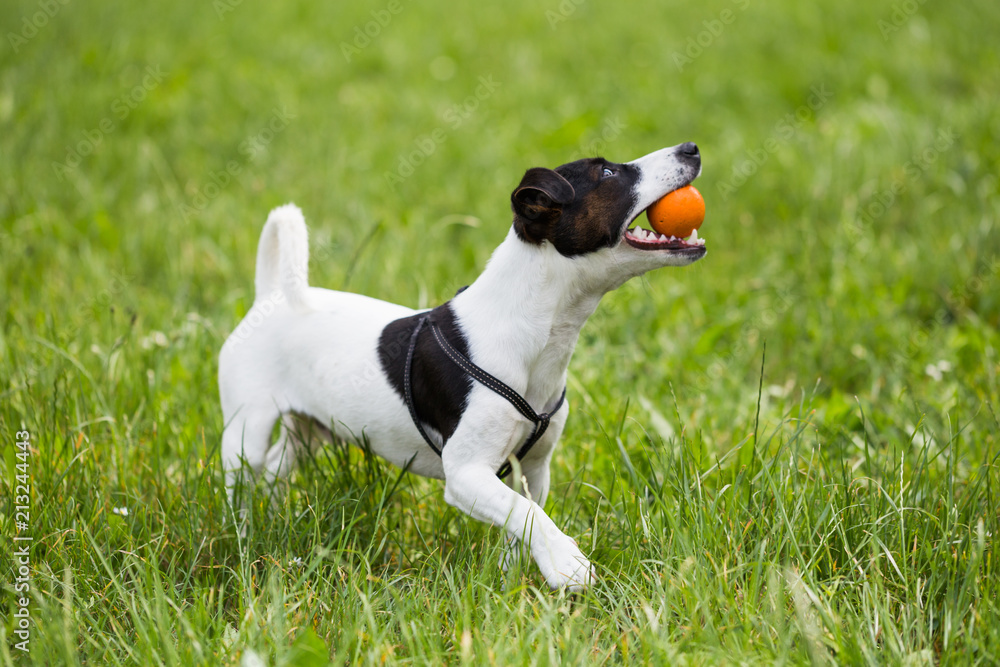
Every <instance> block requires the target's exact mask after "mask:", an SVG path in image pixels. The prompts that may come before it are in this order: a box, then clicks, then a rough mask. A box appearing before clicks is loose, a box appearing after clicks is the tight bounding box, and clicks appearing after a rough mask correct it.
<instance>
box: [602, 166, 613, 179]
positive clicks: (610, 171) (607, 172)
mask: <svg viewBox="0 0 1000 667" xmlns="http://www.w3.org/2000/svg"><path fill="white" fill-rule="evenodd" d="M602 175H603V176H604V178H607V177H608V176H614V175H615V172H614V170H613V169H611V167H605V168H604V172H603V174H602Z"/></svg>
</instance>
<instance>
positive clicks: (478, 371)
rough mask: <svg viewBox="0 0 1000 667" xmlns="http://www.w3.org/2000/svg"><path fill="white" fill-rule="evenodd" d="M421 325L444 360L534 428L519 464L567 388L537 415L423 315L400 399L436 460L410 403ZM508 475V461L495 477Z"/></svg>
mask: <svg viewBox="0 0 1000 667" xmlns="http://www.w3.org/2000/svg"><path fill="white" fill-rule="evenodd" d="M424 325H427V326H428V327H429V328H430V330H431V334H433V336H434V340H436V341H437V344H438V345H439V346H440V347H441V350H442V351H443V352H444V353H445V356H447V357H448V358H449V359H451V361H452V362H453V363H454V364H455V365H456V366H458V367H459V368H461V369H462V370H463V371H465V373H466V374H468V375H470V376H472V378H473V379H475V380H476V381H478V382H479V383H480V384H483V385H485V386H486V387H487V388H489V389H492V390H493V391H494V392H496V393H498V394H500V395H501V396H503V397H504V398H505V399H507V401H508V402H509V403H510V404H511V405H513V406H514V407H515V408H516V409H517V411H518V412H520V413H521V414H522V415H524V417H525V418H526V419H527V420H528V421H530V422H531V423H533V424H534V425H535V426H534V428H533V429H532V431H531V435H529V436H528V439H527V440H525V441H524V444H523V445H521V448H520V449H518V450H517V454H516V456H517V460H518V461H521V460H522V459H524V457H525V456H526V455H527V454H528V452H529V451H530V450H531V448H532V447H533V446H534V444H535V443H536V442H538V440H539V439H540V438H541V437H542V435H543V434H544V433H545V429H547V428H548V427H549V421H550V420H551V419H552V415H554V414H555V413H557V412H558V411H559V408H561V407H562V404H563V401H564V400H566V388H565V387H564V388H563V391H562V395H561V396H559V400H558V401H557V402H556V405H555V407H554V408H552V410H550V411H549V412H546V413H544V414H537V413H536V412H535V411H534V410H533V409H532V408H531V406H530V405H528V402H527V401H526V400H524V397H522V396H521V395H520V394H518V393H517V392H516V391H514V390H513V389H511V388H510V387H508V386H507V385H506V384H504V383H503V382H501V381H500V380H498V379H496V378H495V377H493V376H492V375H490V374H489V373H487V372H486V371H484V370H483V369H482V368H480V367H479V366H477V365H475V364H474V363H472V361H471V360H470V359H469V358H468V357H466V356H465V355H464V354H462V353H461V352H459V351H458V350H456V349H455V348H454V347H453V346H452V344H451V343H449V342H448V339H446V338H445V337H444V334H442V333H441V329H439V328H438V325H437V324H435V322H434V320H432V319H431V316H430V313H428V314H426V315H424V316H423V317H421V318H420V319H419V320H418V321H417V326H416V327H415V328H414V329H413V334H411V336H410V348H409V350H407V353H406V367H405V369H404V371H403V395H404V397H405V398H406V407H407V408H409V410H410V418H411V419H412V420H413V424H414V425H415V426H416V427H417V430H418V431H420V435H422V436H423V438H424V440H425V441H426V442H427V444H428V445H429V446H430V448H431V449H433V450H434V453H435V454H437V455H438V456H441V448H439V447H438V446H437V445H435V444H434V441H432V440H431V438H430V436H428V435H427V431H425V430H424V427H423V425H422V424H421V423H420V420H419V419H418V418H417V409H416V407H415V406H414V403H413V386H412V384H413V383H412V368H413V351H414V350H415V349H416V347H417V336H419V335H420V331H421V330H422V329H423V328H424ZM441 446H442V447H444V443H442V445H441ZM510 471H511V465H510V461H505V462H504V464H503V465H502V466H501V467H500V470H498V471H497V477H499V478H500V479H503V478H504V477H506V476H507V475H509V474H510Z"/></svg>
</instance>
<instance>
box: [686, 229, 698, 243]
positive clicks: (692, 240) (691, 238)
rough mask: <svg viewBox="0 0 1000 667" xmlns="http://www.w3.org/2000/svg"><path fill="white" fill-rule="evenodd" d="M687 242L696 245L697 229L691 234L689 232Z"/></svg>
mask: <svg viewBox="0 0 1000 667" xmlns="http://www.w3.org/2000/svg"><path fill="white" fill-rule="evenodd" d="M687 242H688V243H697V242H698V230H697V229H696V230H694V231H693V232H691V236H689V237H688V239H687Z"/></svg>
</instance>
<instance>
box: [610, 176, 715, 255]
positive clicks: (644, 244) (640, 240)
mask: <svg viewBox="0 0 1000 667" xmlns="http://www.w3.org/2000/svg"><path fill="white" fill-rule="evenodd" d="M687 185H690V182H689V183H685V184H684V185H682V186H681V187H685V186H687ZM666 194H670V193H666ZM666 194H665V195H664V196H666ZM651 205H652V204H651ZM645 212H646V210H645V209H643V210H642V211H640V212H639V214H638V215H636V216H635V217H634V218H632V220H630V221H629V223H628V225H626V229H625V242H626V243H628V244H629V245H630V246H632V247H633V248H637V249H639V250H668V251H673V252H676V253H681V254H694V253H698V252H701V253H704V252H705V239H703V238H699V237H698V230H697V229H695V230H694V231H692V232H691V234H690V235H689V236H688V237H686V238H680V237H677V236H667V235H666V234H660V233H657V232H655V231H650V230H648V229H645V228H643V227H639V226H638V225H635V226H633V223H635V221H636V220H638V219H639V218H640V217H641V216H642V214H643V213H645Z"/></svg>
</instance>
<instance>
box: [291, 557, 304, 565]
mask: <svg viewBox="0 0 1000 667" xmlns="http://www.w3.org/2000/svg"><path fill="white" fill-rule="evenodd" d="M288 564H289V565H297V566H298V567H302V556H296V557H295V558H293V559H292V560H290V561H288Z"/></svg>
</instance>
